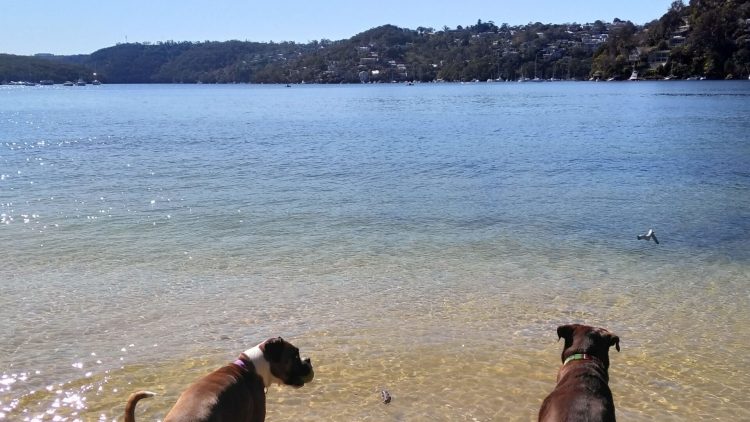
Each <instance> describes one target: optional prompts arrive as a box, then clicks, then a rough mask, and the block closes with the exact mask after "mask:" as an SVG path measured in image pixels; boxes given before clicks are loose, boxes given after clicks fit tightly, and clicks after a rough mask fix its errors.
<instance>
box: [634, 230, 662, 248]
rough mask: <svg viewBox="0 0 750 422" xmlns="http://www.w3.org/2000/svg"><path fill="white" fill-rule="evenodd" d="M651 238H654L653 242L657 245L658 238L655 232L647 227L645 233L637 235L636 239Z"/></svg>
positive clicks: (646, 239)
mask: <svg viewBox="0 0 750 422" xmlns="http://www.w3.org/2000/svg"><path fill="white" fill-rule="evenodd" d="M651 239H654V242H656V244H657V245H658V244H659V240H658V239H657V238H656V233H654V229H648V231H647V232H646V234H639V235H638V240H645V241H647V242H648V241H649V240H651Z"/></svg>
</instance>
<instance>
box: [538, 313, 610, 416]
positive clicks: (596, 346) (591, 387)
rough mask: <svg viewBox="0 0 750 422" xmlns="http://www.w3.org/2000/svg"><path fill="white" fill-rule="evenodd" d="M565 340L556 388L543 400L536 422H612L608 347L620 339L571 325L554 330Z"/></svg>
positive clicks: (597, 329)
mask: <svg viewBox="0 0 750 422" xmlns="http://www.w3.org/2000/svg"><path fill="white" fill-rule="evenodd" d="M557 335H558V340H559V339H560V338H563V339H565V347H564V348H563V351H562V355H561V357H562V362H563V365H562V366H561V367H560V370H559V371H558V373H557V386H556V387H555V389H554V390H552V392H551V393H550V394H549V395H548V396H547V398H545V399H544V402H543V403H542V407H541V409H539V421H540V422H542V421H543V422H551V421H566V422H574V421H588V422H598V421H602V422H603V421H607V422H609V421H612V422H614V420H615V403H614V400H613V398H612V391H611V390H610V389H609V384H608V383H609V374H608V372H607V371H608V369H609V348H610V347H612V346H615V347H616V348H617V351H618V352H619V351H620V338H619V337H618V336H616V335H614V334H612V333H611V332H609V331H607V330H605V329H604V328H595V327H590V326H588V325H580V324H571V325H562V326H560V327H557Z"/></svg>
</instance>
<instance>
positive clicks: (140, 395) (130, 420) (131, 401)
mask: <svg viewBox="0 0 750 422" xmlns="http://www.w3.org/2000/svg"><path fill="white" fill-rule="evenodd" d="M155 395H156V394H155V393H152V392H150V391H138V392H135V393H133V394H131V395H130V397H128V402H127V404H126V405H125V418H124V419H123V422H135V405H136V404H138V401H139V400H140V399H145V398H147V397H153V396H155Z"/></svg>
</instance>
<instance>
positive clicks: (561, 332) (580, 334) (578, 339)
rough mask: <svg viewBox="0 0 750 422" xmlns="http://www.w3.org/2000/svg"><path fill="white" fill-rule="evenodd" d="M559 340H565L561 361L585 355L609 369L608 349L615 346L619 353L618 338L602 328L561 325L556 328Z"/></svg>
mask: <svg viewBox="0 0 750 422" xmlns="http://www.w3.org/2000/svg"><path fill="white" fill-rule="evenodd" d="M557 335H558V340H559V339H561V338H562V339H565V347H564V348H563V351H562V355H561V357H562V361H563V362H565V359H567V358H568V357H569V356H571V355H574V354H577V353H585V354H587V355H591V356H593V357H595V358H597V359H599V360H600V361H601V362H602V363H603V364H604V367H605V368H609V348H610V347H612V346H615V348H616V349H617V351H618V352H619V351H620V337H618V336H616V335H614V334H613V333H611V332H609V331H608V330H606V329H604V328H597V327H590V326H588V325H581V324H569V325H561V326H559V327H557Z"/></svg>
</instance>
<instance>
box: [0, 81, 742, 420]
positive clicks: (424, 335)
mask: <svg viewBox="0 0 750 422" xmlns="http://www.w3.org/2000/svg"><path fill="white" fill-rule="evenodd" d="M521 85H523V84H521ZM542 85H543V86H542ZM98 88H101V89H96V90H93V89H92V90H87V89H82V90H76V92H75V93H72V92H71V91H65V90H60V91H55V90H45V89H38V90H30V91H21V90H18V89H13V90H8V89H0V96H2V97H3V98H4V99H9V100H10V101H0V125H2V126H1V129H2V130H1V131H0V244H2V245H4V249H3V258H2V266H0V289H2V290H1V291H0V293H1V294H0V319H1V320H2V321H4V324H2V325H0V338H2V339H3V342H1V343H0V419H5V420H11V421H15V420H27V421H32V420H113V419H116V418H118V417H119V416H120V415H121V413H122V411H123V407H124V403H125V400H126V398H127V397H128V395H129V394H130V393H131V392H133V391H135V390H140V389H148V390H151V391H155V392H157V393H158V396H156V397H154V398H151V399H147V400H143V401H141V403H140V404H139V405H138V413H139V416H140V420H155V419H159V418H161V417H163V416H164V415H165V414H166V412H167V410H168V409H169V408H170V406H171V405H172V404H173V403H174V402H175V400H176V398H177V396H178V394H179V393H180V392H181V391H182V390H183V389H184V388H185V387H186V386H187V385H188V384H189V383H190V382H192V381H193V380H195V379H196V378H198V377H200V376H202V375H203V374H205V373H207V372H209V371H211V370H212V369H214V368H216V367H217V366H220V365H223V364H225V363H226V362H229V361H232V360H233V359H234V358H235V357H236V355H237V354H238V353H239V352H240V351H242V350H245V349H247V348H248V347H250V346H252V345H255V344H257V343H259V342H260V341H262V340H264V339H265V338H268V337H271V336H276V335H282V336H284V337H285V338H287V339H289V340H291V341H292V342H293V343H295V344H296V345H297V346H299V347H300V348H301V350H302V353H303V354H304V355H308V356H310V357H311V358H312V360H313V363H314V364H315V367H316V377H315V380H314V381H313V383H312V384H310V385H308V386H305V387H304V388H302V389H299V390H295V389H289V388H283V387H273V388H271V389H270V391H269V397H268V399H269V420H290V421H291V420H331V421H341V420H362V421H365V420H373V421H382V420H409V421H411V420H467V421H473V420H478V421H488V420H534V419H535V418H536V413H537V411H538V408H539V405H540V404H541V401H542V399H543V398H544V397H545V396H546V394H547V393H548V392H549V391H551V390H552V388H554V382H555V377H556V373H557V369H558V367H559V365H560V350H561V347H562V345H561V344H560V343H558V342H557V339H556V337H555V335H556V331H555V330H556V327H557V326H558V325H560V324H566V323H572V322H582V323H588V324H592V325H597V326H603V327H606V328H608V329H610V330H611V331H613V332H615V333H617V334H618V335H619V336H620V338H621V346H622V352H621V353H617V352H615V351H614V350H613V351H612V354H611V362H612V366H611V369H610V376H611V381H610V384H611V388H612V390H613V393H614V396H615V403H616V406H617V412H618V416H619V417H620V418H621V419H622V420H642V421H651V420H700V419H707V420H708V419H718V420H743V419H750V411H748V410H747V409H750V402H748V399H747V394H746V391H747V390H749V389H750V385H748V384H750V373H749V372H750V358H749V357H748V356H749V355H748V354H747V353H746V348H747V344H746V343H747V339H748V338H750V295H749V294H748V289H747V281H748V280H749V279H750V267H749V266H748V258H750V255H748V251H750V247H748V246H749V245H748V240H747V239H748V238H750V223H749V222H750V218H749V217H750V213H749V212H748V210H749V209H750V195H748V190H747V186H749V184H748V182H749V181H750V179H749V178H750V173H748V172H747V169H746V161H747V160H746V157H747V156H748V153H749V152H750V150H748V145H750V139H748V133H750V126H748V125H750V123H748V120H747V119H746V118H745V117H746V116H747V113H749V112H750V109H749V108H748V107H750V103H747V102H746V101H744V99H743V98H741V97H742V96H743V95H746V94H747V90H748V89H750V88H748V87H746V85H740V84H736V83H728V84H680V83H674V84H649V83H643V84H596V85H593V84H538V85H537V84H535V86H524V87H519V86H517V84H512V86H511V84H476V85H471V86H463V85H462V86H457V85H456V86H454V85H446V86H442V87H432V86H431V87H427V86H425V87H412V88H414V89H408V90H399V89H398V88H396V87H314V86H312V87H303V88H300V89H296V88H295V89H294V90H285V89H283V88H281V89H276V88H274V87H160V86H154V87H132V86H120V87H118V86H113V87H98ZM733 94H737V95H733ZM740 94H741V95H740ZM205 104H214V107H206V106H205ZM540 116H544V117H545V118H544V119H541V118H540ZM383 122H388V124H384V123H383ZM655 162H656V163H658V165H655ZM649 227H654V228H655V230H656V231H657V233H658V236H659V240H660V242H661V243H660V244H659V245H656V244H654V243H653V242H650V243H646V242H642V241H640V242H639V241H637V240H636V238H635V236H636V234H640V233H643V232H644V231H645V230H646V229H648V228H649ZM382 389H387V390H388V391H390V393H391V395H392V397H393V400H392V402H391V403H390V404H388V405H384V404H382V403H381V402H380V396H379V392H380V390H382Z"/></svg>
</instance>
